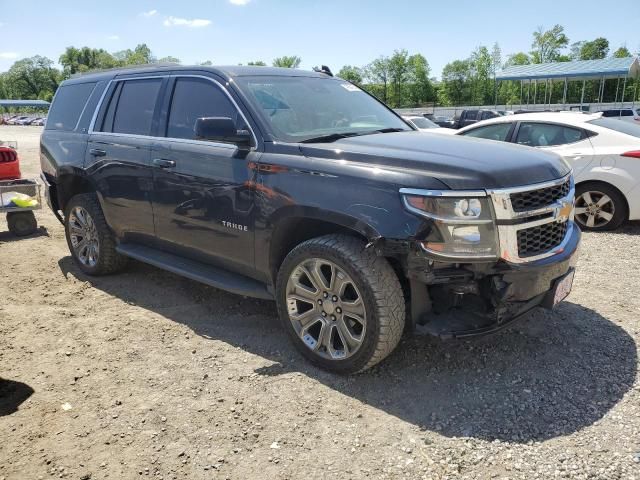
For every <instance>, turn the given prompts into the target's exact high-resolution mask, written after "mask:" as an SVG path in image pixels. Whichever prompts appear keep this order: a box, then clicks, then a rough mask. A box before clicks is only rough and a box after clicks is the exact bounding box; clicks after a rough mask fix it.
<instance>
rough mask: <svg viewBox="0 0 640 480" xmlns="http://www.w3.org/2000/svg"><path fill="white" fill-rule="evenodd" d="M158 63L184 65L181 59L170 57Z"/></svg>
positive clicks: (163, 58)
mask: <svg viewBox="0 0 640 480" xmlns="http://www.w3.org/2000/svg"><path fill="white" fill-rule="evenodd" d="M158 63H182V62H181V61H180V59H179V58H176V57H172V56H171V55H168V56H166V57H162V58H161V59H159V60H158Z"/></svg>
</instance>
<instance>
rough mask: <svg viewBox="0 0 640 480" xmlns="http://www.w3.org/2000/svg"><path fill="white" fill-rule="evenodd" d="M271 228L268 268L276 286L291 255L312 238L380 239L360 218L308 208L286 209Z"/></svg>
mask: <svg viewBox="0 0 640 480" xmlns="http://www.w3.org/2000/svg"><path fill="white" fill-rule="evenodd" d="M270 225H271V227H270V228H271V235H270V244H269V249H268V258H269V265H268V268H269V273H270V276H271V280H272V281H273V282H274V284H275V278H276V276H277V273H278V269H279V268H280V265H282V262H283V261H284V259H285V257H286V256H287V255H288V253H289V252H290V251H291V250H293V249H294V248H295V247H296V246H297V245H299V244H301V243H302V242H305V241H307V240H310V239H311V238H315V237H319V236H322V235H327V234H331V233H343V234H347V235H352V236H355V237H358V238H360V239H362V240H363V241H364V242H367V243H369V242H372V241H374V240H376V239H378V238H380V234H379V233H378V231H377V230H376V229H375V228H373V227H372V226H370V225H368V224H366V223H364V222H362V221H361V220H359V219H357V218H354V217H351V216H349V215H345V214H342V213H337V212H331V211H326V210H323V209H316V208H308V207H292V208H289V209H285V210H283V211H281V212H279V214H278V215H277V216H275V217H274V218H272V221H271V222H270Z"/></svg>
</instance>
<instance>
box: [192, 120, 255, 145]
mask: <svg viewBox="0 0 640 480" xmlns="http://www.w3.org/2000/svg"><path fill="white" fill-rule="evenodd" d="M194 131H195V134H196V138H197V139H198V140H211V141H214V142H225V143H235V144H236V145H238V147H249V146H250V145H251V133H249V131H248V130H238V128H237V127H236V122H234V121H233V120H232V119H231V118H229V117H204V118H198V119H197V120H196V124H195V127H194Z"/></svg>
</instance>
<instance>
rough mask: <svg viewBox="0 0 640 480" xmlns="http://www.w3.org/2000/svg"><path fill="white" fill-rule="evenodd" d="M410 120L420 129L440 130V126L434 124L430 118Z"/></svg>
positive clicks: (410, 118)
mask: <svg viewBox="0 0 640 480" xmlns="http://www.w3.org/2000/svg"><path fill="white" fill-rule="evenodd" d="M409 120H411V122H412V123H413V124H414V125H415V126H416V127H418V128H438V125H436V124H435V123H433V122H432V121H431V120H429V119H428V118H424V117H409Z"/></svg>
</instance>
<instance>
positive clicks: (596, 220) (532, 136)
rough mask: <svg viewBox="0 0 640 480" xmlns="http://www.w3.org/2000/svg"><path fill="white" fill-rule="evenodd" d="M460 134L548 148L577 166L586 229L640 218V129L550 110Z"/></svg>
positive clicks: (483, 124) (579, 202) (481, 125)
mask: <svg viewBox="0 0 640 480" xmlns="http://www.w3.org/2000/svg"><path fill="white" fill-rule="evenodd" d="M454 133H455V135H464V136H467V137H476V138H485V139H489V140H498V141H502V142H512V143H517V144H519V145H527V146H530V147H538V148H543V149H548V150H551V151H553V152H556V153H558V154H560V155H561V156H562V157H563V158H564V159H565V160H566V161H567V162H568V163H569V164H570V165H571V167H572V168H573V172H574V176H575V181H576V209H575V214H576V215H575V218H576V221H577V222H578V224H579V225H580V226H581V228H582V229H583V230H613V229H615V228H617V227H619V226H620V225H621V224H622V222H624V221H625V220H639V219H640V126H638V125H633V124H630V123H627V122H620V121H618V120H615V119H612V118H604V117H603V116H602V114H601V113H597V114H583V113H570V112H544V113H525V114H520V115H510V116H508V117H499V118H493V119H490V120H486V121H483V122H479V123H475V124H473V125H470V126H468V127H465V128H462V129H460V130H457V131H455V132H454Z"/></svg>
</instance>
